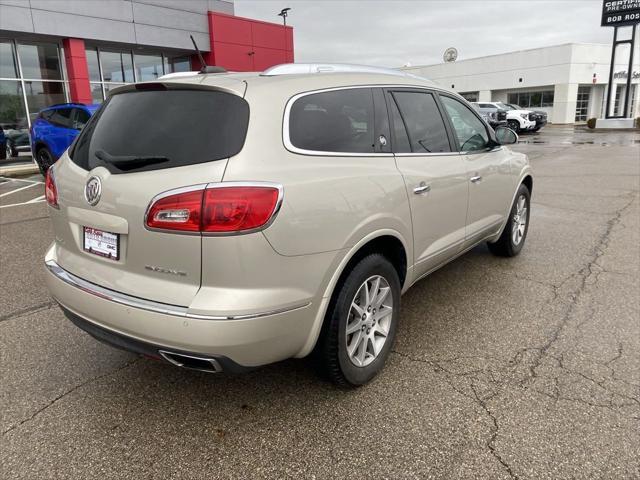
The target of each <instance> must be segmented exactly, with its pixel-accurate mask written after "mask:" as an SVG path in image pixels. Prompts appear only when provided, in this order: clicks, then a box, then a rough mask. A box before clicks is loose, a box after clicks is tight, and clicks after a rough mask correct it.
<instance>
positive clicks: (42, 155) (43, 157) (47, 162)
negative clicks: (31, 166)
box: [36, 147, 56, 176]
mask: <svg viewBox="0 0 640 480" xmlns="http://www.w3.org/2000/svg"><path fill="white" fill-rule="evenodd" d="M36 163H37V164H38V168H39V169H40V173H41V174H42V175H43V176H45V175H46V174H47V170H49V168H50V167H51V165H53V164H54V163H56V161H55V160H54V158H53V154H52V153H51V151H50V150H49V149H48V148H47V147H40V148H38V149H37V150H36Z"/></svg>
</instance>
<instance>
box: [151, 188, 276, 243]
mask: <svg viewBox="0 0 640 480" xmlns="http://www.w3.org/2000/svg"><path fill="white" fill-rule="evenodd" d="M281 199H282V187H280V186H277V185H271V184H269V185H265V184H246V183H242V184H234V183H232V182H229V183H227V184H217V185H210V186H208V187H196V188H195V189H192V190H188V191H185V190H182V189H178V190H176V191H175V193H173V192H171V191H169V192H167V193H165V194H163V195H162V196H161V197H160V198H158V199H157V200H155V201H154V202H153V203H152V204H151V206H150V207H149V210H148V212H147V217H146V224H147V227H148V228H151V229H160V230H175V231H184V232H203V233H210V234H215V233H220V234H225V233H235V232H246V231H252V230H256V229H259V228H261V227H264V226H265V225H267V224H268V223H269V222H270V221H271V219H272V218H273V216H274V215H275V214H276V212H277V209H278V205H279V203H280V201H281Z"/></svg>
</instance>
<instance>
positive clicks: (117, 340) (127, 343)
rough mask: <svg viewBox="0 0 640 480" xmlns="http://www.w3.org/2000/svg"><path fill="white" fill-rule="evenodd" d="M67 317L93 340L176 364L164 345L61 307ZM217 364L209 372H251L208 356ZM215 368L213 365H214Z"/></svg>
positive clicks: (195, 354) (186, 354)
mask: <svg viewBox="0 0 640 480" xmlns="http://www.w3.org/2000/svg"><path fill="white" fill-rule="evenodd" d="M60 308H61V309H62V311H63V313H64V314H65V316H66V317H67V318H68V319H69V320H70V321H71V322H72V323H73V324H74V325H75V326H76V327H78V328H80V329H82V330H84V331H85V332H87V333H88V334H89V335H91V336H92V337H93V338H95V339H96V340H98V341H99V342H102V343H106V344H107V345H110V346H112V347H114V348H119V349H121V350H126V351H128V352H132V353H137V354H138V355H144V356H145V357H151V358H154V359H156V360H163V361H167V362H168V363H172V364H175V363H174V362H171V361H170V360H168V359H167V357H166V347H163V346H162V345H154V344H151V343H146V342H142V341H140V340H136V339H134V338H132V337H128V336H125V335H121V334H118V333H116V332H113V331H111V330H107V329H106V328H102V327H100V326H98V325H97V324H95V323H92V322H90V321H88V320H86V319H84V318H82V317H81V316H79V315H76V314H75V313H73V312H72V311H71V310H69V309H67V308H65V307H64V306H62V305H61V306H60ZM171 352H172V353H175V354H178V355H184V356H185V357H191V358H193V357H198V356H201V354H200V353H199V352H185V351H182V350H180V351H178V350H172V351H171ZM208 358H210V359H211V360H213V361H214V362H215V363H214V365H216V366H217V368H216V369H215V370H214V369H213V368H212V369H210V370H208V371H211V372H225V373H242V372H246V371H249V370H251V369H250V368H248V367H243V366H242V365H238V364H237V363H235V362H234V361H233V360H231V359H229V358H227V357H223V356H220V355H210V356H208ZM212 367H213V365H212Z"/></svg>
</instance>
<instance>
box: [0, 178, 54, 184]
mask: <svg viewBox="0 0 640 480" xmlns="http://www.w3.org/2000/svg"><path fill="white" fill-rule="evenodd" d="M0 180H7V181H9V182H26V183H44V182H41V181H39V180H27V179H25V178H10V177H0Z"/></svg>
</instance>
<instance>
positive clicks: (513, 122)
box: [507, 120, 520, 133]
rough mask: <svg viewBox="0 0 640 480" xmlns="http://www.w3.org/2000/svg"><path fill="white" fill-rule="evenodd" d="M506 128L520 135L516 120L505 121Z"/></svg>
mask: <svg viewBox="0 0 640 480" xmlns="http://www.w3.org/2000/svg"><path fill="white" fill-rule="evenodd" d="M507 126H508V127H509V128H510V129H511V130H513V131H514V132H516V133H520V124H519V123H518V121H517V120H507Z"/></svg>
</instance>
